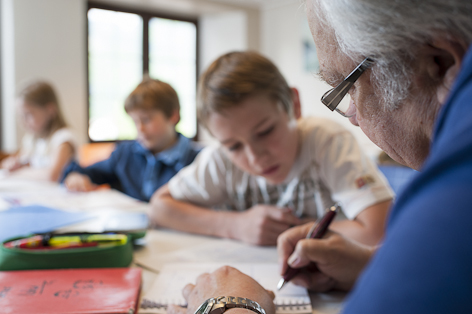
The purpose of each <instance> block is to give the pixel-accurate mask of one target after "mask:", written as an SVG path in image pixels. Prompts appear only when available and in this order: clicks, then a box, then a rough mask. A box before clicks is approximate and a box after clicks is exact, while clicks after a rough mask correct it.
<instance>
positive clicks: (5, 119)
mask: <svg viewBox="0 0 472 314" xmlns="http://www.w3.org/2000/svg"><path fill="white" fill-rule="evenodd" d="M0 4H1V14H2V17H1V22H2V25H0V31H1V33H2V35H1V40H2V45H1V47H2V51H1V54H0V55H1V57H2V58H1V60H0V64H1V66H0V68H1V73H0V74H1V76H2V79H1V82H2V101H1V103H2V105H3V108H1V109H2V129H1V130H0V135H1V138H2V145H3V149H4V150H6V151H13V150H14V149H16V146H17V145H16V123H15V110H14V109H15V108H14V98H15V49H14V44H15V38H14V26H13V25H14V20H13V0H1V3H0Z"/></svg>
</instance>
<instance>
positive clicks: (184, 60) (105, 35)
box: [87, 5, 197, 141]
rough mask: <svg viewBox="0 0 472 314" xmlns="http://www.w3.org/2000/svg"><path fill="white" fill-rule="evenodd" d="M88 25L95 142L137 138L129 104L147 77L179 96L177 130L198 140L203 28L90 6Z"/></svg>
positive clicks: (91, 120)
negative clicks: (127, 109)
mask: <svg viewBox="0 0 472 314" xmlns="http://www.w3.org/2000/svg"><path fill="white" fill-rule="evenodd" d="M87 19H88V71H89V72H88V88H89V108H88V110H89V128H88V133H89V137H90V139H91V140H92V141H115V140H125V139H134V138H135V137H136V129H135V127H134V124H133V121H132V120H131V118H130V117H129V116H128V115H127V114H126V112H125V110H124V101H125V99H126V97H127V96H128V94H129V93H130V92H131V91H132V90H133V89H134V88H135V87H136V86H137V85H138V84H139V82H140V81H141V80H142V78H143V75H144V74H145V73H149V76H150V77H152V78H156V79H160V80H163V81H165V82H167V83H169V84H170V85H172V87H173V88H174V89H175V90H176V91H177V94H178V95H179V100H180V106H181V109H180V115H181V120H180V122H179V124H178V125H177V130H178V131H179V132H181V133H182V134H184V135H185V136H187V137H190V138H192V137H194V136H195V135H196V131H197V124H196V106H195V96H196V80H197V22H196V21H192V20H183V19H175V18H168V17H162V16H157V15H153V14H149V13H143V12H135V11H133V12H131V11H128V10H121V9H116V8H113V9H110V8H109V7H103V6H96V5H89V10H88V13H87Z"/></svg>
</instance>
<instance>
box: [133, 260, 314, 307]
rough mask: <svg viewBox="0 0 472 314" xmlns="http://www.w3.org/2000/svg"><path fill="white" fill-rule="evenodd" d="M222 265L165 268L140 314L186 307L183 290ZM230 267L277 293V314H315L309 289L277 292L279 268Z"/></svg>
mask: <svg viewBox="0 0 472 314" xmlns="http://www.w3.org/2000/svg"><path fill="white" fill-rule="evenodd" d="M223 265H225V264H216V263H203V264H194V263H193V264H192V263H174V264H166V265H165V266H164V267H163V268H162V270H161V272H160V273H159V275H158V276H157V278H156V281H155V282H154V284H153V286H152V287H151V289H150V290H149V291H148V292H147V293H146V294H145V295H144V297H143V302H142V303H141V309H140V310H139V313H143V314H144V313H165V312H166V306H167V305H168V304H179V305H182V306H185V305H186V302H185V300H184V298H183V297H182V289H183V288H184V287H185V285H186V284H188V283H195V281H196V279H197V277H198V276H199V275H200V274H202V273H205V272H213V271H214V270H216V269H217V268H219V267H221V266H223ZM226 265H228V264H226ZM229 265H230V266H233V267H235V268H237V269H238V270H240V271H241V272H243V273H245V274H246V275H248V276H251V277H252V278H254V279H255V280H256V281H257V282H259V283H260V284H261V285H262V286H263V287H264V288H266V289H268V290H272V291H273V292H274V293H275V300H274V303H275V304H276V308H277V310H276V312H277V314H285V313H300V314H301V313H312V307H311V302H310V297H309V295H308V292H307V290H306V289H304V288H302V287H298V286H295V285H293V284H292V283H290V282H289V283H287V284H286V285H285V286H284V287H283V289H281V291H277V283H278V281H279V280H280V275H279V272H278V265H277V264H274V263H271V264H265V263H264V264H263V263H261V264H254V263H238V264H229Z"/></svg>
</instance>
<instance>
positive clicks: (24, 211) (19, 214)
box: [0, 205, 95, 242]
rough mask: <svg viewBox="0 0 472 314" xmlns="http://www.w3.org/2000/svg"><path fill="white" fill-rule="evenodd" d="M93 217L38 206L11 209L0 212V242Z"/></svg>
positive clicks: (48, 230) (87, 214) (52, 229)
mask: <svg viewBox="0 0 472 314" xmlns="http://www.w3.org/2000/svg"><path fill="white" fill-rule="evenodd" d="M94 217H95V215H92V214H90V213H81V212H68V211H64V210H59V209H55V208H50V207H45V206H40V205H30V206H17V207H12V208H10V209H7V210H5V211H1V212H0V242H3V241H5V240H6V239H8V238H12V237H16V236H23V235H28V234H31V233H46V232H51V231H54V230H55V229H57V228H60V227H64V226H68V225H71V224H75V223H79V222H82V221H85V220H88V219H91V218H94Z"/></svg>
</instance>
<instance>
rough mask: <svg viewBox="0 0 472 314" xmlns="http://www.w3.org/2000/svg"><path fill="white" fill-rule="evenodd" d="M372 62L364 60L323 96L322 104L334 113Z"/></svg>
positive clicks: (367, 59) (368, 59)
mask: <svg viewBox="0 0 472 314" xmlns="http://www.w3.org/2000/svg"><path fill="white" fill-rule="evenodd" d="M373 62H374V61H373V60H372V59H370V58H365V59H364V61H362V62H361V64H359V65H358V66H357V67H356V68H355V69H354V70H353V71H352V72H351V73H350V74H349V75H348V76H347V77H346V78H345V79H344V81H342V82H341V84H339V85H338V86H336V87H335V88H333V89H332V90H330V91H328V92H327V93H326V94H324V95H323V98H322V100H321V101H322V102H323V104H325V105H326V106H327V107H328V108H329V109H330V110H331V111H334V109H336V107H337V106H338V104H339V103H340V102H341V100H342V99H343V98H344V96H346V94H347V92H348V91H349V89H350V88H351V87H352V85H354V83H355V82H356V81H357V79H358V78H359V76H361V74H362V73H363V72H364V71H365V70H367V69H368V68H369V67H370V66H371V65H372V64H373Z"/></svg>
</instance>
